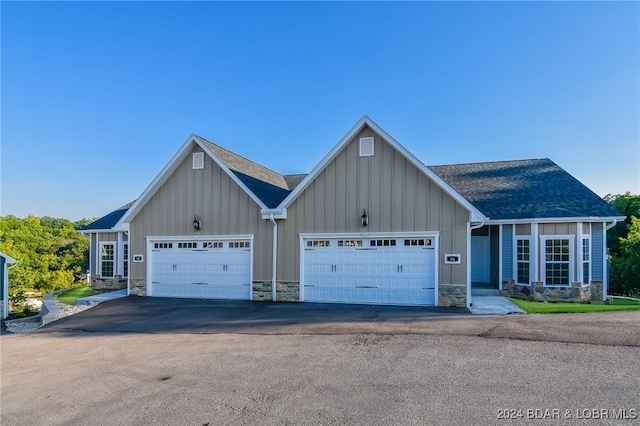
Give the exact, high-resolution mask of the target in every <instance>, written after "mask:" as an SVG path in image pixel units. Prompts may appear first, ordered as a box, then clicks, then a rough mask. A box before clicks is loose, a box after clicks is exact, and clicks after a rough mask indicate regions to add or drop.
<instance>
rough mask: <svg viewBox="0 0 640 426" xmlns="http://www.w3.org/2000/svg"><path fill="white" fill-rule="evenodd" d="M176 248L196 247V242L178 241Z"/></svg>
mask: <svg viewBox="0 0 640 426" xmlns="http://www.w3.org/2000/svg"><path fill="white" fill-rule="evenodd" d="M178 248H188V249H194V248H198V243H194V242H189V243H178Z"/></svg>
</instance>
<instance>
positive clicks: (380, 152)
mask: <svg viewBox="0 0 640 426" xmlns="http://www.w3.org/2000/svg"><path fill="white" fill-rule="evenodd" d="M362 137H373V138H374V155H373V156H360V155H359V139H360V138H362ZM363 210H366V213H367V216H368V217H369V224H368V226H367V227H366V228H365V227H363V226H362V223H361V220H360V216H361V215H362V214H363ZM468 222H469V211H468V210H467V209H466V208H465V207H464V206H462V205H461V204H459V203H458V202H457V201H456V200H454V199H453V198H452V197H451V196H450V195H449V194H447V193H446V192H445V191H444V190H443V189H442V188H440V187H439V186H438V185H437V184H435V183H434V182H433V181H431V180H430V179H429V177H427V176H426V175H425V174H424V173H423V172H421V171H420V170H419V169H418V168H416V167H415V166H414V165H413V164H412V163H411V162H410V161H409V160H408V159H407V158H406V157H405V156H404V155H403V154H402V153H400V152H399V151H398V150H396V149H395V148H394V147H393V146H391V145H390V144H388V143H386V142H385V140H384V139H383V138H382V137H381V136H380V135H378V134H377V133H376V132H374V131H373V130H372V129H371V128H369V127H368V126H365V127H364V128H363V129H362V130H361V131H360V132H359V133H358V134H357V135H355V136H354V137H353V138H352V140H351V141H350V142H349V143H348V144H347V145H346V146H345V148H344V149H343V150H342V151H341V152H340V153H338V155H337V156H336V157H335V158H334V159H333V160H332V161H330V162H329V163H328V164H327V165H326V167H325V168H324V170H322V171H321V172H320V173H319V174H318V175H317V176H316V178H315V179H314V180H313V181H312V182H311V183H310V184H309V186H308V187H306V188H305V189H304V191H303V192H301V193H300V194H299V195H298V197H297V198H296V199H295V200H294V201H293V203H292V204H291V205H290V206H288V207H287V219H286V220H284V221H280V222H279V223H278V265H277V271H278V279H279V280H283V281H297V282H299V280H300V276H299V275H300V269H299V264H300V241H299V234H308V233H321V234H331V233H345V234H349V233H354V234H355V233H365V232H366V233H393V232H416V233H418V232H429V231H431V232H438V233H439V245H440V247H439V253H440V255H439V279H438V282H439V283H441V284H460V285H462V284H466V282H467V266H466V265H467V259H466V257H467V256H466V253H467V224H468ZM444 253H459V254H461V255H462V256H461V263H460V264H454V265H452V264H446V265H445V264H444V258H443V254H444Z"/></svg>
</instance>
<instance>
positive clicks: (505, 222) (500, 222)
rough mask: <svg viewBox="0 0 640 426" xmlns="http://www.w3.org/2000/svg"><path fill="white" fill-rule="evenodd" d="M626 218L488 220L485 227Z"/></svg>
mask: <svg viewBox="0 0 640 426" xmlns="http://www.w3.org/2000/svg"><path fill="white" fill-rule="evenodd" d="M625 219H626V216H574V217H542V218H522V219H489V220H487V221H485V225H509V224H524V223H559V222H612V221H614V220H625Z"/></svg>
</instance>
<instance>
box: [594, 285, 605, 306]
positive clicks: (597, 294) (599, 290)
mask: <svg viewBox="0 0 640 426" xmlns="http://www.w3.org/2000/svg"><path fill="white" fill-rule="evenodd" d="M603 287H604V285H603V283H602V281H591V300H593V301H594V302H602V298H603V297H604V288H603Z"/></svg>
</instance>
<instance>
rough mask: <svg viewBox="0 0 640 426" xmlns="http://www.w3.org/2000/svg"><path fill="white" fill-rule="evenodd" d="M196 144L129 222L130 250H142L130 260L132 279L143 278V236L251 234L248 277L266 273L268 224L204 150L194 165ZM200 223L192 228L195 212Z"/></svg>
mask: <svg viewBox="0 0 640 426" xmlns="http://www.w3.org/2000/svg"><path fill="white" fill-rule="evenodd" d="M196 152H202V150H201V149H200V147H198V146H195V147H194V148H193V149H192V150H191V152H190V155H187V156H186V157H185V158H184V160H183V161H182V163H181V164H180V165H179V166H178V167H177V168H176V169H175V170H174V171H173V173H172V174H171V176H169V178H168V179H167V180H166V181H165V182H164V183H163V184H162V186H161V187H160V188H159V189H158V191H157V192H156V193H155V194H153V196H152V197H151V198H150V199H149V200H148V201H147V203H146V204H145V205H144V206H143V207H142V209H141V210H140V211H139V212H138V213H137V214H136V215H135V217H134V218H133V220H132V221H131V223H130V236H131V237H130V238H131V241H130V250H129V251H130V253H131V255H135V254H145V257H144V261H143V262H135V263H132V264H131V265H130V268H131V272H130V275H131V279H132V280H144V279H146V262H147V261H148V258H149V256H150V253H146V237H162V236H185V237H199V236H206V235H215V236H220V235H241V234H242V235H253V236H254V240H253V245H254V247H253V253H254V259H253V278H254V280H269V279H270V278H271V255H270V253H271V246H272V225H271V223H270V222H269V221H267V220H263V219H262V218H261V213H260V211H261V207H260V206H259V205H258V204H257V203H256V202H255V201H254V200H253V199H252V198H251V197H250V196H249V195H248V194H247V193H246V192H245V191H244V190H243V189H242V188H240V186H238V184H237V183H236V182H234V181H233V179H231V178H230V177H229V175H228V174H227V173H226V172H225V171H224V170H222V168H220V166H218V164H216V163H215V162H214V161H213V160H212V159H211V157H209V156H208V155H205V156H204V161H205V164H204V168H202V169H195V170H194V169H193V167H192V154H193V153H196ZM195 216H198V217H199V218H200V219H201V224H202V228H201V229H200V230H199V231H196V230H195V229H194V227H193V220H194V217H195Z"/></svg>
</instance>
